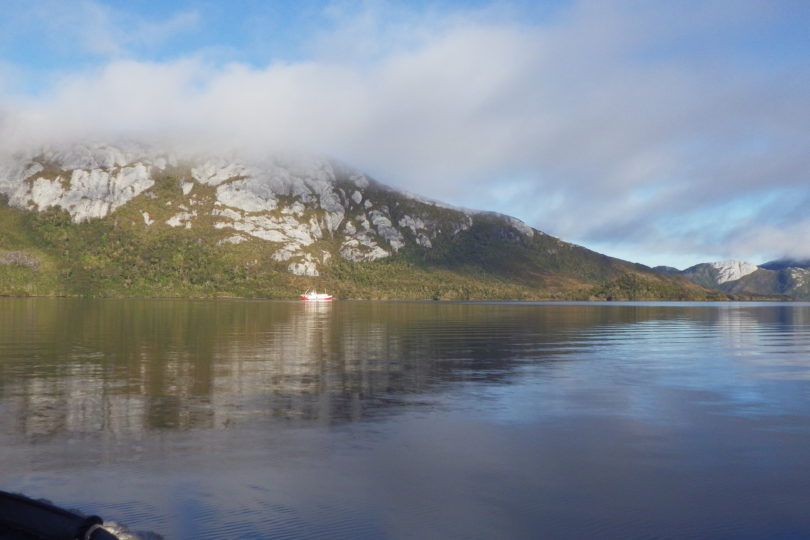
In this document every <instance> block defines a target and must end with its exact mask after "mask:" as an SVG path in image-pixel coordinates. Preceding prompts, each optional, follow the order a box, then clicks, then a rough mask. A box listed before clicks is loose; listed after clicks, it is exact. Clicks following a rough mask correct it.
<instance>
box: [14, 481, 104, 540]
mask: <svg viewBox="0 0 810 540" xmlns="http://www.w3.org/2000/svg"><path fill="white" fill-rule="evenodd" d="M103 524H104V520H103V519H101V518H100V517H98V516H84V515H81V514H79V513H78V512H76V511H75V510H66V509H64V508H60V507H58V506H55V505H53V504H51V503H50V502H48V501H44V500H41V499H40V500H34V499H30V498H28V497H26V496H25V495H20V494H19V493H9V492H7V491H0V538H5V539H8V540H42V539H48V540H75V539H76V538H82V539H86V540H119V537H118V536H117V535H114V534H113V533H111V532H110V531H108V530H107V529H106V528H104V526H103Z"/></svg>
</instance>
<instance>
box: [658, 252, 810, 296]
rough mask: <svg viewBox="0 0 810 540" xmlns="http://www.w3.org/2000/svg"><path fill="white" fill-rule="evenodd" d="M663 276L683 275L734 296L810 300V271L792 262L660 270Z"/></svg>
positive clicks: (714, 265)
mask: <svg viewBox="0 0 810 540" xmlns="http://www.w3.org/2000/svg"><path fill="white" fill-rule="evenodd" d="M655 270H656V271H657V272H659V273H662V274H670V275H680V276H683V277H685V278H687V279H689V280H690V281H692V282H693V283H696V284H698V285H701V286H703V287H710V288H716V289H719V290H722V291H724V292H727V293H731V294H750V295H762V296H784V297H789V298H797V299H807V298H810V268H806V267H803V266H800V265H799V263H791V262H790V261H774V262H770V263H765V264H763V265H760V266H758V265H755V264H753V263H750V262H747V261H721V262H711V263H700V264H696V265H694V266H691V267H689V268H687V269H686V270H682V271H681V270H677V269H674V268H669V267H656V268H655Z"/></svg>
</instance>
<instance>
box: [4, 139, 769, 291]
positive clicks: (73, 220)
mask: <svg viewBox="0 0 810 540" xmlns="http://www.w3.org/2000/svg"><path fill="white" fill-rule="evenodd" d="M0 230H2V234H0V294H4V295H78V296H202V297H205V296H237V297H269V298H289V297H295V296H297V295H298V294H299V293H300V292H302V291H303V290H304V289H307V288H310V287H317V288H319V289H321V290H326V291H328V292H331V293H333V294H335V295H336V296H337V297H339V298H403V299H405V298H408V299H518V300H519V299H525V300H529V299H561V300H562V299H571V300H584V299H616V300H620V299H647V300H654V299H670V300H690V299H691V300H705V299H725V298H729V297H735V296H733V295H732V296H729V295H730V293H729V292H727V291H725V290H723V291H719V290H717V289H709V288H707V285H711V286H712V287H713V286H714V285H713V283H714V281H712V280H706V281H705V284H704V283H700V284H698V283H696V282H694V283H693V281H690V280H691V279H692V275H691V274H689V273H687V274H684V275H675V274H672V273H659V272H655V271H653V270H652V269H650V268H648V267H645V266H642V265H638V264H633V263H629V262H627V261H622V260H619V259H615V258H612V257H608V256H605V255H601V254H599V253H595V252H593V251H590V250H588V249H585V248H583V247H580V246H577V245H574V244H570V243H567V242H564V241H562V240H559V239H557V238H554V237H552V236H549V235H547V234H544V233H543V232H541V231H538V230H536V229H533V228H531V227H529V226H527V225H526V224H524V223H522V222H521V221H519V220H517V219H515V218H512V217H509V216H505V215H501V214H495V213H491V212H483V211H475V210H467V209H461V208H455V207H451V206H448V205H445V204H441V203H439V202H435V201H430V200H426V199H423V198H421V197H418V196H415V195H410V194H407V193H403V192H400V191H397V190H395V189H392V188H390V187H387V186H385V185H383V184H381V183H379V182H377V181H375V180H373V179H371V178H369V177H368V176H367V175H365V174H363V173H362V172H360V171H357V170H355V169H353V168H351V167H349V166H347V165H344V164H341V163H338V162H336V161H334V160H330V159H326V158H321V157H313V156H301V155H285V156H280V155H268V156H266V157H265V158H263V159H260V160H244V159H240V158H237V157H227V156H225V157H223V156H212V155H180V154H175V153H173V152H170V151H166V150H162V149H156V148H153V147H149V146H147V145H137V144H124V145H120V144H119V145H111V144H75V145H69V146H64V147H59V148H46V149H40V150H36V151H31V152H28V153H21V154H17V155H15V156H13V157H11V158H7V159H4V160H2V162H0ZM762 271H765V270H762ZM721 274H722V272H721ZM712 275H713V274H712ZM687 278H689V279H687ZM724 283H726V282H724Z"/></svg>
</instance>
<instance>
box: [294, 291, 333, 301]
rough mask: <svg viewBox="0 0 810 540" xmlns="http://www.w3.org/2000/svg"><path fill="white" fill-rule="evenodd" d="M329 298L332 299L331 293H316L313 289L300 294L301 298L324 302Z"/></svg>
mask: <svg viewBox="0 0 810 540" xmlns="http://www.w3.org/2000/svg"><path fill="white" fill-rule="evenodd" d="M331 299H332V295H331V294H326V293H318V292H315V289H310V290H309V291H307V292H305V293H304V294H302V295H301V300H309V301H315V302H324V301H327V300H331Z"/></svg>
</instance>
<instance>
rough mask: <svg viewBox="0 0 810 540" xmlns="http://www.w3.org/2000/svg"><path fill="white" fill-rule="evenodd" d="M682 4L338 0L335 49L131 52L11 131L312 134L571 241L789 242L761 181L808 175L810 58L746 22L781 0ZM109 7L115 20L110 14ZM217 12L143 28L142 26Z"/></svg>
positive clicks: (109, 47)
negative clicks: (776, 60)
mask: <svg viewBox="0 0 810 540" xmlns="http://www.w3.org/2000/svg"><path fill="white" fill-rule="evenodd" d="M85 5H86V6H89V8H88V9H89V12H93V9H95V7H98V5H97V4H93V3H86V4H85ZM679 6H680V7H678V8H677V9H676V8H675V7H673V6H671V5H662V4H660V3H655V4H641V5H639V4H638V3H632V5H631V4H627V3H624V2H612V3H607V2H589V1H584V2H579V3H576V4H574V5H573V6H572V7H571V8H570V9H567V10H562V11H560V12H559V13H557V14H556V15H554V16H553V17H551V18H549V19H547V20H545V21H544V22H540V23H537V22H535V23H531V24H530V23H521V22H517V21H515V20H514V19H511V18H509V17H497V16H493V15H491V14H492V13H497V12H498V9H497V7H492V6H490V8H488V9H489V11H486V10H484V11H481V12H478V13H475V14H473V15H471V16H462V15H460V14H458V13H453V14H450V15H445V16H444V17H440V16H439V15H437V14H436V13H435V12H431V13H429V14H428V15H425V16H418V15H414V14H413V13H406V14H404V15H402V16H401V17H400V18H393V19H392V18H391V15H390V13H388V14H386V13H381V12H380V11H379V10H378V9H377V8H375V9H373V10H370V11H366V12H363V13H362V14H360V16H358V18H357V19H356V20H355V21H354V25H351V24H348V22H347V21H350V20H351V12H349V13H348V14H347V13H345V12H343V11H339V12H337V14H336V15H335V18H336V20H337V21H340V22H341V23H344V22H346V23H347V24H345V25H344V24H341V25H340V28H338V29H337V30H336V31H335V32H332V33H329V34H327V35H321V36H314V37H313V49H314V50H317V51H321V54H320V55H319V56H317V57H314V58H313V59H312V60H310V61H307V62H297V63H283V62H276V63H272V64H270V65H267V66H265V67H258V68H257V67H251V66H247V65H243V64H229V65H223V66H220V65H211V64H208V63H206V62H205V61H203V60H201V59H200V58H193V57H191V58H183V59H178V60H174V61H169V62H143V61H134V60H131V61H123V60H113V61H110V62H109V63H107V64H106V65H105V66H103V67H102V68H100V69H95V70H92V71H87V72H81V73H73V74H71V75H69V76H66V77H64V78H63V79H62V80H61V82H60V83H59V84H57V85H56V86H55V87H54V88H53V90H52V91H51V92H49V93H48V94H47V95H45V96H44V97H42V98H38V99H28V100H24V101H22V102H21V101H17V102H11V101H9V100H8V99H6V100H5V103H4V106H3V108H4V109H5V110H6V113H7V117H6V119H5V120H3V121H2V130H3V133H2V135H3V140H4V141H5V142H6V144H9V143H10V142H11V141H14V142H16V143H26V144H28V143H32V142H39V141H45V140H55V139H60V138H61V139H64V138H75V137H115V136H119V135H126V136H134V137H141V138H153V139H154V138H157V139H158V140H165V139H173V140H175V141H183V142H185V143H186V144H197V145H210V146H214V147H217V148H222V147H223V146H225V147H232V146H240V147H243V148H245V149H247V150H248V151H254V152H257V151H258V152H261V151H266V150H267V149H270V148H274V147H278V146H303V147H308V148H312V149H315V150H316V151H322V152H326V153H329V154H332V155H334V156H337V157H340V158H343V159H344V160H346V161H348V162H349V163H351V164H354V165H356V166H358V167H361V168H365V169H366V170H368V171H370V172H372V173H373V174H375V175H376V176H378V178H379V179H380V180H382V181H384V182H388V183H391V184H395V185H398V186H401V187H404V188H407V189H409V190H411V191H415V192H419V193H422V194H425V195H427V196H430V197H434V198H439V199H444V200H448V201H449V202H455V203H457V204H463V205H472V206H478V207H482V206H483V207H490V206H489V205H490V204H492V205H494V206H495V207H496V209H499V210H502V211H505V212H508V213H511V214H517V215H518V216H519V217H521V218H523V219H526V220H527V221H529V222H530V223H531V224H533V225H535V226H538V228H541V229H543V230H546V231H547V232H550V233H552V234H555V235H558V236H561V237H563V238H566V239H572V240H579V241H592V242H615V241H616V240H617V239H624V240H625V241H626V242H627V243H629V245H633V246H646V247H650V248H651V249H654V248H655V247H656V246H659V249H661V251H662V252H663V251H669V252H674V251H680V252H681V253H689V252H690V250H691V251H692V252H695V253H697V252H700V253H705V252H707V251H711V248H710V247H709V244H711V243H712V242H723V243H724V245H723V246H717V248H716V249H715V252H717V253H718V254H719V253H722V254H723V255H724V256H735V257H748V256H758V255H759V254H762V253H765V252H767V251H768V249H770V248H772V247H773V246H776V245H779V246H780V249H784V250H787V249H788V248H789V247H790V246H789V245H787V244H789V242H787V241H783V240H784V236H785V235H784V234H782V233H781V232H780V231H782V230H792V229H795V230H796V231H804V230H805V229H807V228H810V221H809V220H808V218H806V217H804V216H803V215H801V214H800V213H796V215H795V216H794V217H793V221H792V222H791V223H789V224H787V226H786V225H785V224H780V223H777V222H776V221H775V218H774V216H773V215H769V213H768V212H764V211H759V210H760V209H759V208H758V206H757V201H756V198H755V197H754V198H752V194H757V193H759V192H761V191H767V190H769V189H771V188H772V187H774V186H777V187H794V188H795V187H797V186H798V189H800V190H802V189H805V188H804V187H803V186H804V183H805V182H806V180H807V171H808V170H810V167H808V165H810V157H808V153H807V152H806V149H807V148H808V147H810V133H808V132H807V130H806V126H807V125H810V80H809V79H808V69H807V67H806V66H805V65H804V64H803V63H802V62H800V61H795V62H792V63H791V62H790V61H787V63H786V64H784V65H774V66H769V64H771V63H772V62H770V59H769V58H764V59H763V58H761V57H759V56H758V54H760V53H761V52H755V53H750V54H749V53H746V52H745V51H744V50H742V49H744V47H743V46H751V43H749V42H748V41H746V40H745V39H744V38H741V37H740V36H741V35H743V34H745V32H747V31H748V30H750V29H752V28H753V29H757V28H758V27H757V25H758V24H762V23H761V21H762V20H763V19H765V20H767V19H768V17H775V16H776V15H774V14H772V13H771V12H770V11H769V8H768V6H767V5H765V4H756V5H755V6H754V7H752V6H746V7H745V9H746V10H748V11H747V12H746V11H743V9H742V8H738V6H737V3H724V2H713V3H702V2H695V3H688V4H683V5H681V4H679ZM684 6H686V8H688V9H685V8H684ZM482 13H485V15H486V16H482V15H481V14H482ZM777 15H778V14H777ZM94 17H95V19H93V20H95V21H96V23H92V24H90V25H89V27H96V28H97V27H98V26H103V24H104V20H105V17H107V18H109V14H108V13H106V12H105V11H104V9H101V10H100V11H99V12H98V13H96V14H95V15H94ZM91 19H92V17H91ZM197 22H198V20H197V18H196V16H194V15H193V14H188V15H184V14H179V15H177V16H176V17H175V18H174V19H172V20H170V21H167V22H165V23H161V24H157V25H151V26H150V25H148V24H146V23H143V22H142V21H141V23H140V27H139V28H140V29H141V30H142V32H141V33H140V34H139V35H140V37H138V38H137V39H141V40H144V41H147V40H148V39H153V38H154V39H161V38H162V37H165V36H167V35H168V34H170V33H171V31H172V30H173V29H175V28H186V27H189V26H191V25H194V24H197ZM119 28H120V25H119ZM346 29H353V30H352V32H348V31H346ZM87 31H89V30H87ZM149 36H152V37H149ZM353 36H359V37H358V38H357V41H356V42H353V41H352V40H353ZM386 36H389V37H390V39H387V37H386ZM97 39H98V41H97V42H95V43H88V47H93V48H94V49H95V50H98V51H99V52H103V51H106V52H107V53H108V54H111V55H115V52H116V51H119V50H122V49H124V48H126V47H131V46H132V43H133V42H132V41H131V40H132V39H135V38H127V39H129V40H130V41H129V42H127V41H126V40H121V39H118V38H117V37H116V36H113V35H109V36H105V35H104V33H103V32H101V33H100V35H99V36H97ZM738 48H740V49H741V52H734V51H736V50H737V49H738ZM772 54H775V55H778V54H779V52H778V51H777V52H774V53H772ZM737 200H740V201H742V200H745V201H747V203H746V204H748V205H749V206H750V212H749V215H748V216H747V217H746V218H745V219H742V218H740V217H739V216H738V215H731V214H728V213H726V212H725V211H724V210H723V208H724V206H723V205H727V204H728V203H729V202H734V201H737ZM791 200H792V199H791ZM752 201H753V202H752ZM781 202H788V199H784V201H783V200H782V199H780V198H779V196H777V197H776V199H775V200H774V201H770V202H769V204H770V205H771V206H770V208H773V205H776V206H777V207H778V206H779V204H780V203H781ZM714 209H717V210H716V211H714ZM679 220H683V221H684V222H686V223H688V224H689V226H683V227H678V226H673V224H677V223H678V221H679ZM712 220H716V221H717V222H713V221H712ZM728 220H731V222H729V221H728ZM786 227H787V228H786ZM769 239H771V240H769ZM663 242H666V245H667V248H666V249H664V248H661V247H660V246H662V243H663ZM732 249H733V250H734V253H729V251H730V250H732ZM648 262H653V261H648ZM663 262H665V261H663ZM696 262H697V261H696Z"/></svg>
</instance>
